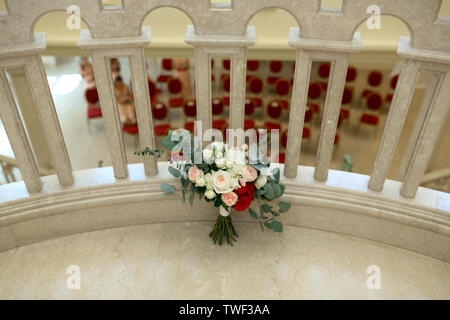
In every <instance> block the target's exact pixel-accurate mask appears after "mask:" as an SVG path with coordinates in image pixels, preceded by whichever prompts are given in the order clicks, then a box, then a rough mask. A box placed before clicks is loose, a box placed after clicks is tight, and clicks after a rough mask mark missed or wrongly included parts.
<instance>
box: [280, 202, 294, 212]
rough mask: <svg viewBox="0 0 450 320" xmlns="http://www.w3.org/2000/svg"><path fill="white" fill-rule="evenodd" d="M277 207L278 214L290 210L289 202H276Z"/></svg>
mask: <svg viewBox="0 0 450 320" xmlns="http://www.w3.org/2000/svg"><path fill="white" fill-rule="evenodd" d="M278 207H280V212H281V213H284V212H287V211H289V209H290V208H291V204H290V203H289V202H285V201H280V202H278Z"/></svg>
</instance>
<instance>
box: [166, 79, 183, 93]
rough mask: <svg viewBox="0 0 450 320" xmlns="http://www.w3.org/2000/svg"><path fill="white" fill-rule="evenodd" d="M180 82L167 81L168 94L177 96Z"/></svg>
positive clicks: (177, 80)
mask: <svg viewBox="0 0 450 320" xmlns="http://www.w3.org/2000/svg"><path fill="white" fill-rule="evenodd" d="M181 86H182V84H181V81H180V80H179V79H176V78H173V79H170V81H169V92H170V93H172V94H177V93H180V92H181Z"/></svg>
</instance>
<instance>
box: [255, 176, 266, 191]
mask: <svg viewBox="0 0 450 320" xmlns="http://www.w3.org/2000/svg"><path fill="white" fill-rule="evenodd" d="M266 183H267V176H265V175H260V176H259V177H258V179H256V181H255V187H256V189H261V188H262V187H264V186H265V185H266Z"/></svg>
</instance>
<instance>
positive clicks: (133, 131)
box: [122, 124, 139, 149]
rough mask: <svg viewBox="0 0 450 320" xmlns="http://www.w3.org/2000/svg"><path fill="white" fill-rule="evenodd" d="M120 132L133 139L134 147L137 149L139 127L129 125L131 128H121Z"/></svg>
mask: <svg viewBox="0 0 450 320" xmlns="http://www.w3.org/2000/svg"><path fill="white" fill-rule="evenodd" d="M122 131H123V132H124V133H127V134H129V135H130V136H133V137H134V145H135V148H136V149H137V148H138V146H139V127H138V125H137V124H134V125H131V126H125V125H123V126H122Z"/></svg>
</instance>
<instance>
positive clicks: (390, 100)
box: [386, 93, 394, 103]
mask: <svg viewBox="0 0 450 320" xmlns="http://www.w3.org/2000/svg"><path fill="white" fill-rule="evenodd" d="M392 98H394V95H393V94H392V93H388V94H387V95H386V102H388V103H391V102H392Z"/></svg>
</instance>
